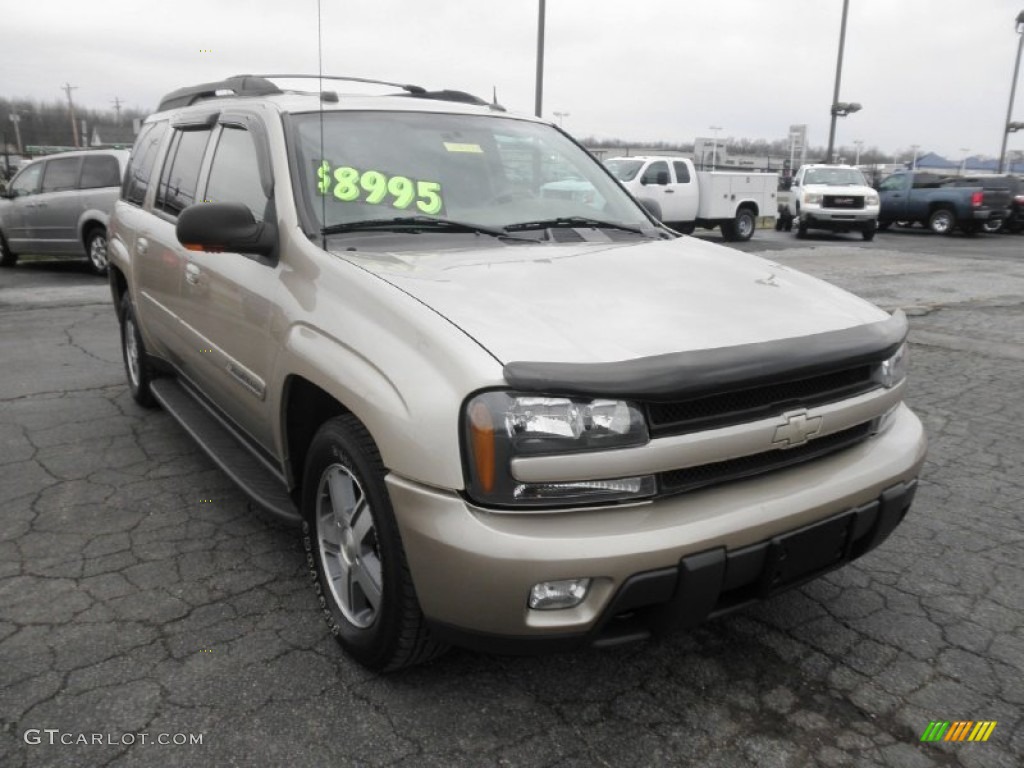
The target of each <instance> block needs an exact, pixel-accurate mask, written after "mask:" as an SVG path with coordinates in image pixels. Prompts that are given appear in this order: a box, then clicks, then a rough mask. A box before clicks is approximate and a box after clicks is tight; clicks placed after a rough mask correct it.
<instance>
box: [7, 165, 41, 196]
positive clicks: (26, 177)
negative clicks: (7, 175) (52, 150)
mask: <svg viewBox="0 0 1024 768" xmlns="http://www.w3.org/2000/svg"><path fill="white" fill-rule="evenodd" d="M42 173H43V164H42V163H35V164H34V165H29V166H27V167H26V168H25V170H23V171H22V172H21V173H19V174H18V176H17V177H16V178H15V179H14V181H12V182H11V194H12V195H14V196H15V197H21V196H22V195H31V194H34V193H35V192H37V191H38V190H39V177H40V176H41V175H42Z"/></svg>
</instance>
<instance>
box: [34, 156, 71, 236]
mask: <svg viewBox="0 0 1024 768" xmlns="http://www.w3.org/2000/svg"><path fill="white" fill-rule="evenodd" d="M81 170H82V156H81V155H73V156H71V157H52V158H50V159H49V160H47V161H46V166H45V168H44V169H43V182H42V185H41V187H40V190H39V194H38V195H37V196H36V200H35V205H34V206H33V207H31V208H30V209H29V212H28V214H27V215H28V217H29V219H30V221H29V226H30V227H31V228H32V230H33V240H34V241H35V245H34V247H33V249H34V250H35V251H36V252H37V253H46V254H54V255H82V254H84V250H83V248H82V243H81V242H80V241H79V239H78V217H79V216H80V215H81V213H82V210H83V209H82V201H81V198H80V196H79V194H78V177H79V174H80V173H81Z"/></svg>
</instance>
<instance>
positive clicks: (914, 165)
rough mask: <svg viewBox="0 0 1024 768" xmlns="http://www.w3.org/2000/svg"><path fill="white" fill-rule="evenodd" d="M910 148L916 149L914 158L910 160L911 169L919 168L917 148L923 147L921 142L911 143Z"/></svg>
mask: <svg viewBox="0 0 1024 768" xmlns="http://www.w3.org/2000/svg"><path fill="white" fill-rule="evenodd" d="M910 148H911V149H912V150H914V159H913V160H911V161H910V170H912V171H916V170H917V150H919V149H920V148H921V145H920V144H911V145H910Z"/></svg>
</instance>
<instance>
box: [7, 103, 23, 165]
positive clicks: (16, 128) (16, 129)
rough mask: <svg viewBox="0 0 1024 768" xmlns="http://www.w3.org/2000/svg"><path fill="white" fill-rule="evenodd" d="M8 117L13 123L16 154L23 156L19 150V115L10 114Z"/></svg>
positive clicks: (20, 149) (21, 150)
mask: <svg viewBox="0 0 1024 768" xmlns="http://www.w3.org/2000/svg"><path fill="white" fill-rule="evenodd" d="M8 117H10V118H11V122H12V123H14V140H15V142H17V144H18V154H19V155H23V154H25V152H24V150H23V149H22V148H21V128H20V126H19V125H18V123H20V122H21V115H19V114H18V113H17V112H11V114H10V115H8Z"/></svg>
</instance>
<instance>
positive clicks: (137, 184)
mask: <svg viewBox="0 0 1024 768" xmlns="http://www.w3.org/2000/svg"><path fill="white" fill-rule="evenodd" d="M166 132H167V123H166V122H162V123H151V124H150V125H149V126H148V127H146V128H144V129H143V130H142V133H140V134H139V138H138V141H136V142H135V149H133V150H132V157H131V160H129V161H128V170H126V171H125V174H124V186H123V187H122V188H121V197H122V198H123V199H125V200H127V201H128V202H129V203H134V204H135V205H142V203H143V201H144V200H145V199H146V190H148V189H149V177H150V175H151V174H152V173H153V166H154V165H156V155H157V152H158V151H159V150H160V141H161V139H163V137H164V133H166Z"/></svg>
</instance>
